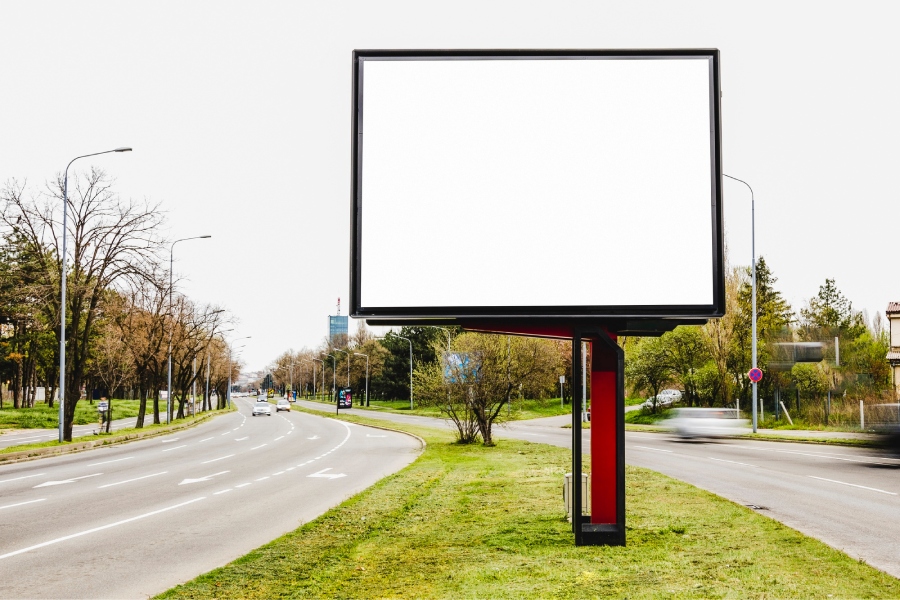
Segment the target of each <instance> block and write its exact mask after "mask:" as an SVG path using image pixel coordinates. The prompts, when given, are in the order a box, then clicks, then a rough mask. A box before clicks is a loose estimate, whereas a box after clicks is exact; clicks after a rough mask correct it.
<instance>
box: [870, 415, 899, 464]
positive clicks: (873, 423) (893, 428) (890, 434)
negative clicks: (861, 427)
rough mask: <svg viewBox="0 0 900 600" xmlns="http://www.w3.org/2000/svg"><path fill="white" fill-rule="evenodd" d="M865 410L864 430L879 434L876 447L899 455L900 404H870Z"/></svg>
mask: <svg viewBox="0 0 900 600" xmlns="http://www.w3.org/2000/svg"><path fill="white" fill-rule="evenodd" d="M865 410H866V429H870V430H872V431H874V432H875V433H877V434H879V440H878V445H879V446H881V447H882V448H884V449H886V450H889V451H891V452H894V453H900V403H893V404H871V405H869V406H867V407H866V409H865Z"/></svg>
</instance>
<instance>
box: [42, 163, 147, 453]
mask: <svg viewBox="0 0 900 600" xmlns="http://www.w3.org/2000/svg"><path fill="white" fill-rule="evenodd" d="M110 152H131V148H126V147H122V148H115V149H113V150H104V151H103V152H94V153H92V154H82V155H81V156H76V157H75V158H73V159H72V160H70V161H69V164H67V165H66V171H65V175H64V176H63V222H62V253H61V254H60V257H59V267H60V271H61V276H60V292H59V442H60V443H62V442H63V441H64V439H65V437H64V436H65V423H66V413H65V409H64V407H65V403H66V228H67V227H68V224H67V223H68V215H69V167H71V166H72V163H73V162H75V161H76V160H78V159H79V158H87V157H88V156H98V155H100V154H109V153H110Z"/></svg>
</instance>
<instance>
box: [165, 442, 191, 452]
mask: <svg viewBox="0 0 900 600" xmlns="http://www.w3.org/2000/svg"><path fill="white" fill-rule="evenodd" d="M179 448H187V444H182V445H181V446H175V447H174V448H166V449H165V450H163V452H169V451H171V450H178V449H179Z"/></svg>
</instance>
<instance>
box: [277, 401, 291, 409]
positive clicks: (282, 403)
mask: <svg viewBox="0 0 900 600" xmlns="http://www.w3.org/2000/svg"><path fill="white" fill-rule="evenodd" d="M282 410H286V411H288V412H290V411H291V403H290V402H288V401H287V400H285V399H284V398H281V399H280V400H279V401H278V404H276V405H275V412H280V411H282Z"/></svg>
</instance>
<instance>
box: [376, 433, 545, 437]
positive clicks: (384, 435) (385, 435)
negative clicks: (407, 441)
mask: <svg viewBox="0 0 900 600" xmlns="http://www.w3.org/2000/svg"><path fill="white" fill-rule="evenodd" d="M528 435H541V434H539V433H530V434H528ZM366 437H370V438H383V437H387V436H386V435H372V434H371V433H367V434H366ZM543 437H547V436H543Z"/></svg>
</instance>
